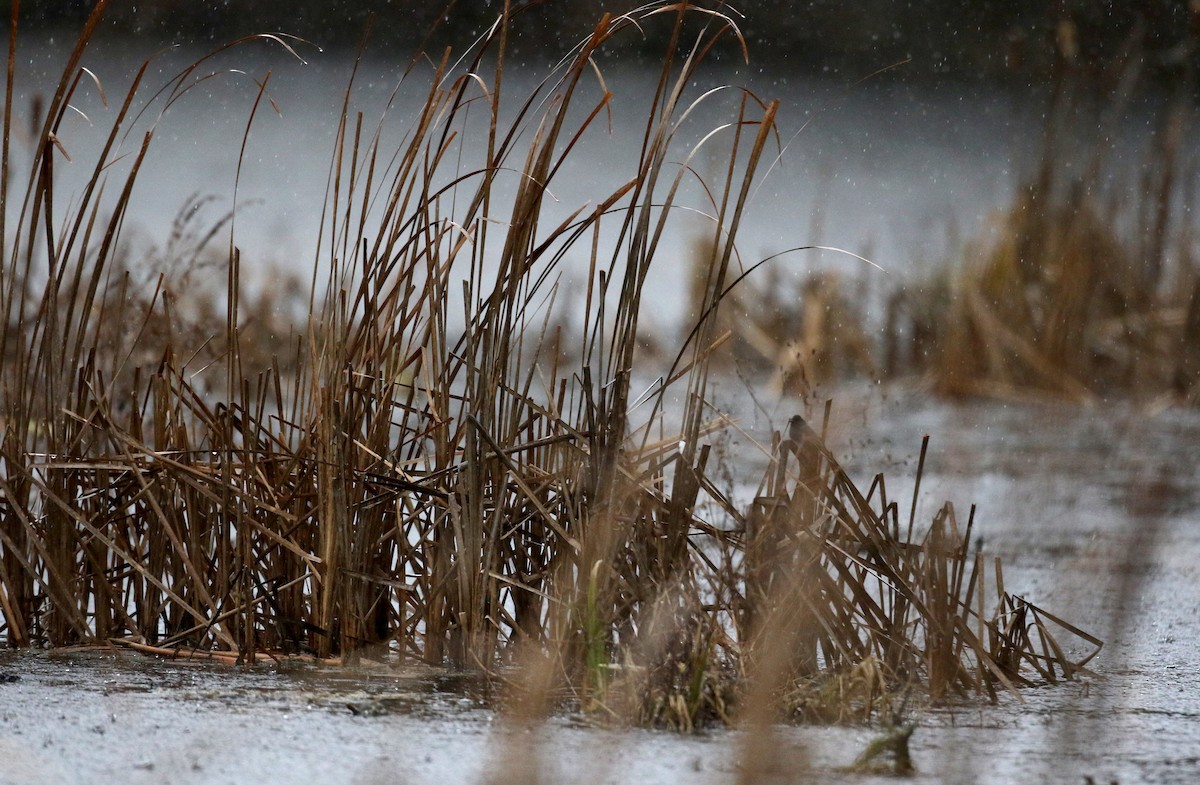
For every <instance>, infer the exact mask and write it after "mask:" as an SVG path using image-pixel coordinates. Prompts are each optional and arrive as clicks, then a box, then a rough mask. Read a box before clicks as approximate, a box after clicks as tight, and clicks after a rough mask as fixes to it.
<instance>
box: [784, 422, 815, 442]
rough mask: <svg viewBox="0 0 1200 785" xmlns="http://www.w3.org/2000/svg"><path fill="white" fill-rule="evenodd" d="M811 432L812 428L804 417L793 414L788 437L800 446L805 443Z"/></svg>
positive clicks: (789, 423)
mask: <svg viewBox="0 0 1200 785" xmlns="http://www.w3.org/2000/svg"><path fill="white" fill-rule="evenodd" d="M809 433H812V429H811V428H809V427H808V423H806V422H804V418H803V417H801V416H800V415H798V414H795V415H792V419H790V420H788V429H787V437H788V438H789V439H791V440H792V441H794V442H795V443H796V446H797V447H799V446H800V445H801V444H804V441H805V439H806V438H807V436H808V434H809Z"/></svg>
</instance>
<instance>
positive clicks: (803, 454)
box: [780, 414, 821, 488]
mask: <svg viewBox="0 0 1200 785" xmlns="http://www.w3.org/2000/svg"><path fill="white" fill-rule="evenodd" d="M787 442H791V444H787ZM785 446H786V447H787V448H788V449H790V450H791V451H792V453H793V454H794V455H795V456H796V463H797V468H798V469H799V478H800V482H801V483H803V484H804V485H806V486H808V487H809V488H815V487H816V482H817V480H818V479H819V478H820V476H821V437H820V436H818V435H817V433H816V431H814V430H813V429H812V428H810V427H809V426H808V423H806V422H805V421H804V418H803V417H801V416H800V415H798V414H797V415H794V416H793V417H792V418H791V419H790V420H788V427H787V440H786V441H785V442H784V443H783V444H781V445H780V448H783V447H785Z"/></svg>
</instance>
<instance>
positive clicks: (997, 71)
mask: <svg viewBox="0 0 1200 785" xmlns="http://www.w3.org/2000/svg"><path fill="white" fill-rule="evenodd" d="M91 5H92V3H91V2H88V0H60V1H59V2H53V3H48V2H38V3H29V2H26V3H24V4H22V14H23V19H24V22H23V24H24V25H25V26H27V27H30V28H63V29H67V30H74V29H76V28H77V26H78V24H79V23H80V22H81V21H82V20H83V19H84V18H86V15H87V12H88V9H89V8H90V7H91ZM513 5H514V7H518V6H527V7H531V8H533V9H535V13H532V14H529V15H526V18H525V20H524V22H523V23H522V24H519V25H518V28H517V30H516V36H515V43H514V46H515V47H516V49H517V50H518V51H522V52H525V53H527V54H529V53H536V52H548V53H551V54H554V55H558V54H559V53H560V48H561V47H560V44H561V41H562V37H563V36H566V37H567V38H569V39H571V40H574V39H575V38H576V37H578V35H579V31H580V30H582V29H587V28H588V27H590V26H591V24H593V23H594V21H595V20H596V19H597V18H598V16H599V14H600V13H601V12H609V13H614V14H618V13H623V12H626V11H629V10H631V9H632V8H635V7H636V6H638V5H640V3H637V2H631V1H630V0H571V1H570V2H564V3H554V4H552V6H553V7H552V8H541V9H537V6H543V5H546V3H544V2H538V1H537V0H535V1H534V2H524V3H520V2H518V3H514V4H513ZM732 5H733V7H734V8H737V9H738V10H740V11H742V12H744V13H745V18H744V19H743V21H742V28H743V30H744V32H745V34H746V37H747V39H748V41H749V42H750V44H751V47H752V51H753V56H754V59H755V61H756V62H758V63H760V64H767V65H771V66H774V67H786V68H787V69H789V70H790V71H792V72H794V73H812V74H830V73H833V74H839V73H840V74H844V75H846V76H862V75H864V74H866V73H869V72H870V71H872V70H874V69H875V68H877V67H880V66H881V65H886V64H888V63H892V62H895V61H898V60H902V59H909V58H911V60H912V64H911V65H910V66H909V67H908V71H909V72H910V73H914V74H929V75H934V74H936V75H942V76H945V75H953V76H954V77H955V78H959V79H968V80H973V79H1007V80H1040V79H1044V78H1046V76H1047V75H1048V74H1049V72H1050V70H1051V69H1052V68H1053V60H1054V58H1053V54H1052V52H1053V48H1052V47H1050V46H1047V44H1048V43H1049V42H1051V41H1053V40H1054V38H1055V36H1056V35H1058V34H1060V33H1061V25H1062V23H1063V22H1064V21H1069V22H1070V24H1071V25H1072V26H1073V27H1074V36H1075V38H1076V41H1075V45H1076V47H1077V51H1076V56H1077V58H1078V61H1079V64H1080V65H1081V66H1082V67H1084V68H1091V69H1095V70H1097V71H1099V70H1103V68H1104V67H1105V65H1106V64H1107V63H1109V62H1110V61H1111V60H1112V59H1113V58H1114V57H1116V56H1118V54H1119V53H1120V51H1121V49H1122V47H1125V46H1127V45H1128V41H1129V38H1130V36H1131V34H1133V33H1134V32H1137V33H1138V34H1139V35H1141V36H1143V37H1144V57H1145V59H1146V61H1147V64H1148V65H1150V67H1151V68H1152V69H1153V70H1155V71H1156V72H1158V73H1159V75H1160V76H1161V77H1163V78H1167V77H1169V76H1170V74H1171V73H1172V71H1173V70H1174V69H1176V68H1178V67H1179V66H1180V65H1181V64H1182V62H1183V61H1184V60H1185V59H1186V58H1187V57H1194V54H1195V53H1194V51H1192V49H1191V48H1190V46H1189V44H1188V40H1189V35H1190V34H1191V33H1190V31H1192V30H1194V26H1195V24H1196V11H1195V5H1196V4H1195V3H1194V2H1190V1H1189V0H1130V1H1128V2H1119V1H1117V0H1052V1H1046V0H1002V1H1001V0H984V1H982V2H981V1H980V0H908V1H907V2H900V1H898V0H863V1H862V2H856V3H843V2H838V1H837V0H808V2H795V1H793V0H758V1H757V2H753V3H750V4H746V5H745V6H742V5H741V4H736V3H735V4H732ZM501 7H502V4H501V2H500V0H459V2H452V3H450V4H449V7H448V10H446V11H444V12H443V9H442V4H440V3H438V2H413V1H412V0H357V1H356V2H336V1H330V0H294V1H293V2H289V3H286V4H284V3H275V2H268V0H222V1H221V2H204V3H198V2H193V1H192V0H141V1H140V2H137V3H114V4H113V7H112V9H111V11H110V12H109V15H108V19H107V21H106V25H107V26H108V27H109V28H111V29H112V30H113V31H116V32H119V33H123V34H128V35H136V36H139V37H142V36H145V37H149V38H151V39H158V40H162V41H179V40H182V41H188V42H196V41H198V40H204V39H205V38H207V39H209V40H214V41H215V40H218V39H225V38H228V37H230V36H236V35H244V34H247V33H251V32H264V31H283V32H287V33H291V34H293V35H298V36H300V37H302V38H307V39H309V40H311V41H313V42H314V43H316V44H318V45H322V46H330V45H335V44H349V43H353V42H354V41H356V40H357V39H358V37H359V36H360V34H361V32H362V29H363V26H364V24H365V23H366V20H367V18H368V17H369V16H371V15H372V14H374V15H375V16H376V17H377V19H378V24H377V29H376V37H377V40H379V41H381V42H384V43H387V44H389V45H398V46H410V47H411V46H415V45H417V44H418V43H420V42H421V41H422V40H423V39H424V37H425V36H426V34H427V33H428V31H429V29H430V28H431V27H432V26H433V23H434V22H435V21H438V20H440V22H439V23H440V25H441V33H440V34H439V36H440V37H441V38H442V40H443V41H446V42H454V43H461V42H462V41H463V39H464V36H467V37H470V36H474V35H478V34H479V33H480V32H482V31H483V30H484V29H485V28H486V26H487V25H489V24H491V23H492V21H493V20H494V19H495V16H496V13H497V12H498V11H499V10H500V8H501ZM0 8H3V9H4V11H5V14H6V16H7V12H8V10H9V8H11V2H4V3H0ZM439 36H435V38H434V40H435V41H437V40H438V38H439ZM659 43H660V42H659V41H656V40H655V37H654V34H653V31H651V34H650V35H649V37H648V40H647V41H646V43H645V48H646V50H647V51H648V52H655V53H656V52H658V51H659V50H658V44H659Z"/></svg>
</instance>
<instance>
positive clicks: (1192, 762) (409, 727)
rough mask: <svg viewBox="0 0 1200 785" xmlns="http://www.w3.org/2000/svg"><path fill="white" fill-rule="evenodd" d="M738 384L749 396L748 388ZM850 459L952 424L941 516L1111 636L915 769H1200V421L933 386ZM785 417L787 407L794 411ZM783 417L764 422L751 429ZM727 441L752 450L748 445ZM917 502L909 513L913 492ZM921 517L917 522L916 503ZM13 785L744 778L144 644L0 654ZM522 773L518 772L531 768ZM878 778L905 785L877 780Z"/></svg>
mask: <svg viewBox="0 0 1200 785" xmlns="http://www.w3.org/2000/svg"><path fill="white" fill-rule="evenodd" d="M730 394H731V395H732V393H730ZM834 411H835V416H834V419H833V421H832V429H831V432H832V434H833V441H834V443H835V444H836V445H837V449H838V451H839V452H840V453H841V454H842V455H845V456H847V460H848V462H849V463H850V465H851V466H853V467H855V471H857V472H859V473H860V474H861V475H862V476H868V475H869V474H871V473H873V472H874V471H877V470H886V471H887V472H888V476H889V480H890V481H889V489H890V492H891V493H892V495H893V497H896V498H901V499H903V498H904V494H905V493H907V492H909V491H910V490H911V488H910V487H909V488H906V485H905V483H906V482H908V483H909V485H911V477H912V472H913V470H914V469H915V464H916V459H917V454H918V452H919V446H920V439H921V437H922V435H923V434H925V433H930V434H933V436H934V439H933V442H932V444H931V447H930V451H929V456H928V459H927V474H926V477H925V480H924V484H923V487H922V490H921V509H922V510H923V511H924V513H926V514H927V513H929V512H932V510H933V509H934V508H935V507H936V506H938V505H940V503H941V502H942V501H943V500H945V499H947V498H948V499H950V500H953V501H954V502H955V503H956V506H957V507H958V509H959V511H960V515H963V516H964V517H965V513H966V509H967V506H968V505H969V504H970V503H971V502H974V503H976V504H977V506H978V512H977V529H976V533H977V534H978V535H980V536H982V537H983V538H984V548H985V551H986V552H989V553H992V554H995V555H998V556H1001V557H1003V559H1004V563H1005V579H1006V587H1007V588H1008V589H1009V591H1011V592H1013V593H1016V594H1021V595H1024V596H1026V597H1028V598H1029V599H1030V600H1031V601H1033V602H1034V603H1036V604H1039V605H1041V606H1043V607H1045V608H1047V609H1049V610H1051V611H1053V612H1055V613H1057V614H1059V615H1061V616H1063V617H1065V618H1066V619H1068V620H1070V621H1072V622H1073V623H1075V624H1077V625H1079V626H1081V627H1083V628H1084V629H1086V630H1088V631H1090V632H1093V633H1095V634H1098V635H1100V636H1101V637H1103V638H1104V639H1105V641H1106V643H1105V646H1104V649H1103V651H1102V652H1101V654H1100V655H1099V657H1098V658H1097V659H1096V660H1094V661H1093V663H1092V667H1093V669H1094V671H1095V676H1093V677H1084V678H1081V679H1079V680H1078V681H1075V682H1071V683H1065V684H1060V685H1057V686H1053V687H1044V688H1039V689H1033V690H1026V691H1024V692H1023V693H1022V695H1021V698H1020V699H1017V698H1014V697H1013V696H1007V695H1003V696H1001V697H1000V699H999V701H998V703H997V704H996V705H978V704H963V705H960V706H957V707H954V708H944V709H938V710H934V711H929V712H926V713H922V714H919V715H917V716H916V717H915V719H916V720H917V723H918V727H917V729H916V731H915V733H914V735H913V737H912V754H913V760H914V763H915V765H916V767H917V773H916V774H915V775H914V777H913V778H912V781H914V782H922V783H926V782H927V783H997V785H999V784H1000V783H1015V782H1070V783H1083V782H1086V779H1085V778H1087V777H1090V778H1092V780H1093V781H1095V782H1097V783H1109V782H1119V783H1123V784H1124V785H1127V784H1128V783H1141V782H1147V783H1192V782H1196V781H1197V780H1198V778H1200V674H1198V672H1197V668H1196V655H1195V652H1196V650H1197V646H1198V644H1200V624H1198V622H1200V602H1198V600H1200V592H1198V591H1197V589H1196V586H1197V581H1198V579H1200V512H1197V510H1198V505H1197V502H1198V501H1200V488H1198V486H1197V481H1196V480H1197V478H1196V468H1195V459H1196V450H1197V445H1200V416H1197V415H1195V414H1191V413H1180V412H1175V411H1166V412H1160V413H1157V414H1153V413H1147V412H1145V411H1138V410H1134V409H1132V408H1127V407H1121V406H1111V407H1104V408H1096V409H1092V410H1084V411H1079V410H1076V409H1073V408H1060V407H1055V406H1049V405H1000V404H994V403H978V404H970V405H966V406H951V405H946V404H944V403H936V402H931V401H930V400H928V399H927V397H926V396H924V395H922V394H920V393H919V392H915V391H904V390H893V391H891V392H888V393H886V394H882V395H881V394H878V393H872V394H865V395H864V394H860V393H855V394H849V395H846V396H845V397H844V398H843V402H842V403H839V404H838V405H837V406H836V407H835V410H834ZM783 414H787V413H786V412H785V413H783ZM769 425H770V423H769V422H768V421H767V420H766V419H765V418H763V419H761V420H760V421H757V422H756V421H755V419H754V417H752V416H751V417H747V418H746V419H745V420H744V422H743V426H744V427H745V428H746V429H747V432H748V433H751V434H755V433H757V435H758V436H762V435H763V434H764V433H765V432H766V431H767V429H768V428H769ZM729 449H730V451H731V452H732V453H735V454H736V453H737V451H738V450H741V449H746V448H745V447H744V446H743V445H741V444H739V443H738V441H737V440H736V439H735V440H734V442H733V443H732V444H731V445H730V446H729ZM902 506H904V504H903V502H902ZM919 515H920V513H919ZM0 672H3V673H4V674H8V675H12V676H16V677H17V680H15V681H11V682H8V683H3V684H0V783H3V785H10V784H11V785H16V784H17V783H21V784H22V785H26V784H27V785H32V784H33V783H38V784H39V785H40V784H41V783H47V784H49V783H63V782H76V783H108V782H123V783H160V782H172V783H209V782H235V781H264V782H295V783H321V784H322V785H335V783H356V784H357V783H394V782H402V783H457V782H462V783H482V782H491V781H496V782H499V781H504V782H514V781H532V777H533V774H534V772H538V773H540V776H542V777H543V779H542V780H541V781H544V782H555V783H557V782H563V783H567V782H571V783H576V782H582V783H630V782H636V783H648V784H650V785H654V784H655V783H663V784H664V785H666V784H667V783H676V782H687V783H693V782H694V783H726V782H735V781H737V779H738V777H739V775H740V766H741V764H740V761H741V749H742V746H741V745H742V738H741V736H740V735H739V734H738V733H737V732H730V731H711V732H708V733H704V734H701V735H699V736H694V737H682V736H677V735H673V734H670V733H657V732H649V731H632V732H624V733H619V732H614V731H606V730H598V729H592V728H588V727H586V726H584V725H583V724H582V723H580V722H578V721H576V720H575V719H573V718H569V717H567V718H559V719H556V720H554V721H552V722H550V723H549V724H548V725H547V726H545V727H542V728H538V729H537V730H536V731H533V732H525V731H520V730H517V731H514V730H513V729H511V728H508V727H507V726H505V725H504V724H503V722H502V721H500V720H498V719H497V718H496V717H495V716H494V715H493V713H492V712H491V711H489V710H488V709H487V708H485V706H484V705H483V704H482V702H481V701H480V700H479V696H477V695H475V694H473V693H472V691H471V690H470V689H469V688H467V686H469V685H464V684H463V683H461V682H456V681H455V680H453V679H452V678H450V677H447V676H445V675H444V674H435V673H432V672H428V671H404V672H400V671H393V670H389V669H386V668H378V669H356V670H344V671H343V670H332V669H319V668H314V667H294V668H288V669H282V670H281V669H276V668H271V667H261V668H258V669H255V670H253V671H250V672H244V671H241V670H238V669H233V668H226V667H214V666H203V665H185V664H179V663H171V662H160V661H156V660H152V659H145V658H141V657H131V656H128V655H124V656H115V655H108V654H103V653H94V654H93V653H88V654H67V655H55V654H19V655H18V654H13V653H0ZM874 733H875V732H874V731H872V730H871V729H869V728H859V727H831V728H810V727H804V728H780V729H779V730H778V738H777V740H776V744H775V748H776V750H777V761H776V763H777V765H776V771H775V775H777V779H776V780H772V781H779V782H814V783H815V782H822V783H825V782H848V783H849V782H854V783H860V782H872V781H875V778H872V777H868V776H864V775H857V774H856V775H851V774H847V773H844V772H841V771H840V770H839V769H840V767H843V766H846V765H848V764H850V763H851V762H853V760H854V758H855V757H856V756H857V755H858V753H859V752H860V751H861V750H862V749H863V747H864V746H865V744H866V743H868V742H869V741H870V739H871V738H872V737H873V736H874ZM514 778H515V779H514ZM878 781H879V782H886V781H894V780H893V779H890V778H879V779H878Z"/></svg>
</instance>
